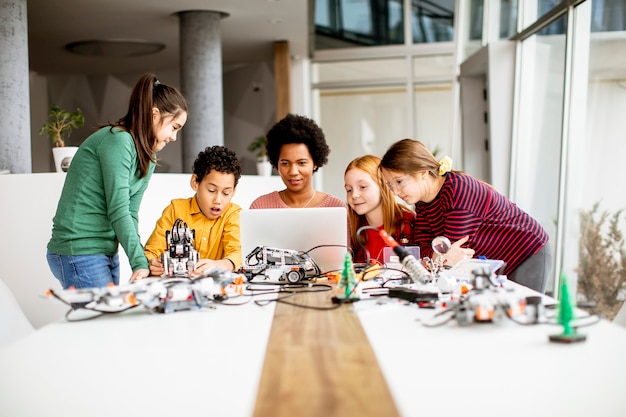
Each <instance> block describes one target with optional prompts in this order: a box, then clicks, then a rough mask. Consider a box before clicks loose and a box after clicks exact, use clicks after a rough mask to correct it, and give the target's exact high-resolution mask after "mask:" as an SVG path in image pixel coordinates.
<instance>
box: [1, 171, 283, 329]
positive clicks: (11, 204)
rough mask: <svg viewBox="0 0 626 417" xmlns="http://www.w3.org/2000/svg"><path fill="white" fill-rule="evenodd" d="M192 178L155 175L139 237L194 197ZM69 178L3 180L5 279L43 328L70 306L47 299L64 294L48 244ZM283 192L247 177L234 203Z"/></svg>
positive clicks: (276, 183) (125, 271) (124, 275)
mask: <svg viewBox="0 0 626 417" xmlns="http://www.w3.org/2000/svg"><path fill="white" fill-rule="evenodd" d="M189 178H190V174H154V176H153V177H152V180H151V182H150V185H149V187H148V189H147V190H146V193H145V195H144V198H143V201H142V203H141V208H140V211H139V233H140V235H141V238H142V241H143V242H145V241H146V240H147V239H148V237H149V235H150V233H152V229H153V227H154V224H155V222H156V220H157V219H158V218H159V217H160V215H161V212H162V211H163V209H164V208H165V206H166V205H167V204H169V202H170V200H171V199H172V198H180V197H189V196H191V195H193V191H192V190H191V188H190V186H189ZM64 179H65V174H61V173H59V174H57V173H40V174H13V175H0V195H2V204H1V205H0V229H1V230H2V234H3V236H2V239H0V253H1V254H2V259H3V265H2V268H1V269H0V279H2V280H3V281H4V282H5V283H6V284H7V285H8V286H9V288H10V289H11V291H12V292H13V293H14V294H15V297H16V298H17V300H18V302H19V304H20V306H21V307H22V309H23V310H24V312H25V313H26V316H27V317H28V319H29V320H30V322H31V323H32V324H33V326H35V327H36V328H39V327H41V326H43V325H45V324H48V323H50V322H53V321H56V320H60V319H62V317H63V315H64V314H65V312H66V311H67V310H68V307H67V306H66V305H64V304H61V303H60V302H55V301H52V300H48V299H46V298H45V292H46V290H48V289H50V288H53V289H57V290H58V289H61V286H60V284H59V282H58V281H57V280H56V279H55V278H54V277H53V275H52V273H51V272H50V269H49V268H48V263H47V261H46V245H47V243H48V240H49V239H50V233H51V230H52V218H53V217H54V213H55V211H56V206H57V202H58V199H59V196H60V194H61V189H62V188H63V181H64ZM281 188H283V183H282V181H281V180H280V177H278V176H273V177H259V176H243V177H242V178H241V180H240V182H239V185H238V186H237V192H236V194H235V196H234V197H233V202H235V203H237V204H239V205H241V206H242V207H243V208H248V207H249V206H250V203H251V202H252V200H253V199H254V198H256V197H257V196H259V195H262V194H265V193H268V192H270V191H273V190H278V189H281ZM120 264H121V278H120V281H124V280H128V278H129V277H130V267H129V265H128V258H127V257H126V254H125V253H124V251H123V250H120Z"/></svg>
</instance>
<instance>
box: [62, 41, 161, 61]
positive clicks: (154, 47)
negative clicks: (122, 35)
mask: <svg viewBox="0 0 626 417" xmlns="http://www.w3.org/2000/svg"><path fill="white" fill-rule="evenodd" d="M65 49H67V50H68V51H70V52H72V53H74V54H78V55H87V56H99V57H106V58H126V57H133V56H141V55H150V54H156V53H157V52H160V51H162V50H163V49H165V44H163V43H160V42H150V41H144V40H138V39H94V40H87V41H78V42H72V43H68V44H67V45H65Z"/></svg>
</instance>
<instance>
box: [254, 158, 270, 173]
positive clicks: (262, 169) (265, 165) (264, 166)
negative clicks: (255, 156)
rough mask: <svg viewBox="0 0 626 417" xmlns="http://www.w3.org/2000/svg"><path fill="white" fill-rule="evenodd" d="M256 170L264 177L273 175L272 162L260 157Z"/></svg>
mask: <svg viewBox="0 0 626 417" xmlns="http://www.w3.org/2000/svg"><path fill="white" fill-rule="evenodd" d="M256 172H257V174H259V175H260V176H262V177H269V176H270V175H272V164H271V163H270V161H268V160H267V159H259V160H257V162H256Z"/></svg>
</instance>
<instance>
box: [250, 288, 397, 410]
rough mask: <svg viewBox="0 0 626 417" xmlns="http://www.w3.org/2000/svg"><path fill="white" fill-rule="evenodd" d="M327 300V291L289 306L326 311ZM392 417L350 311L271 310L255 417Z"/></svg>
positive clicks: (297, 298)
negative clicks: (271, 318)
mask: <svg viewBox="0 0 626 417" xmlns="http://www.w3.org/2000/svg"><path fill="white" fill-rule="evenodd" d="M314 288H316V287H314ZM332 295H333V294H332V293H331V292H329V291H326V292H317V293H307V294H298V295H296V296H294V297H291V298H289V302H292V303H296V304H304V305H308V306H318V307H330V306H332V305H333V304H332V303H331V300H330V298H331V296H332ZM397 415H399V413H398V410H397V408H396V406H395V403H394V402H393V399H392V397H391V393H390V392H389V389H388V387H387V384H386V382H385V380H384V377H383V375H382V372H381V370H380V368H379V366H378V362H377V361H376V357H375V356H374V352H373V350H372V348H371V346H370V344H369V341H368V340H367V337H366V335H365V332H364V330H363V327H362V326H361V322H360V321H359V318H358V316H357V315H356V313H354V312H353V311H352V310H351V307H350V305H342V306H341V307H339V308H337V309H334V310H315V309H310V308H301V307H295V306H292V305H288V304H284V303H279V304H278V305H277V306H276V311H275V313H274V320H273V323H272V330H271V332H270V337H269V342H268V346H267V351H266V354H265V361H264V365H263V372H262V374H261V382H260V385H259V391H258V394H257V400H256V406H255V411H254V416H255V417H265V416H271V417H280V416H299V417H300V416H324V417H326V416H360V417H362V416H386V417H387V416H397Z"/></svg>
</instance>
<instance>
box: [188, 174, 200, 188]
mask: <svg viewBox="0 0 626 417" xmlns="http://www.w3.org/2000/svg"><path fill="white" fill-rule="evenodd" d="M189 185H191V189H192V190H194V191H198V186H199V185H200V184H198V176H197V175H196V174H191V180H190V181H189Z"/></svg>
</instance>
